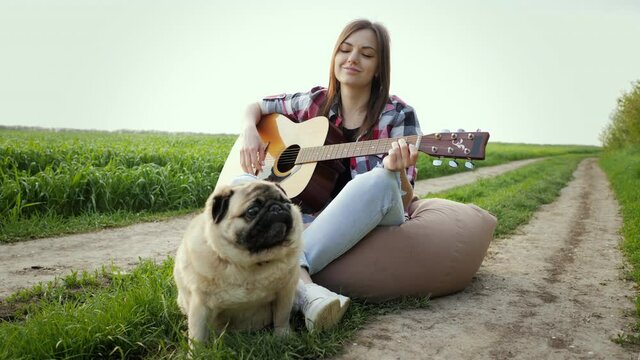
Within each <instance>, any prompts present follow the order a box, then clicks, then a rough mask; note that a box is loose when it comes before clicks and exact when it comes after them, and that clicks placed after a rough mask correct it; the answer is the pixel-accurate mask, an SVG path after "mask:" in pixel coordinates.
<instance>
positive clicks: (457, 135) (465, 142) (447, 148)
mask: <svg viewBox="0 0 640 360" xmlns="http://www.w3.org/2000/svg"><path fill="white" fill-rule="evenodd" d="M488 141H489V133H488V132H482V131H475V132H465V131H458V132H439V133H433V134H428V135H423V136H422V139H421V140H420V151H422V152H424V153H426V154H428V155H431V156H435V157H446V158H460V159H468V160H484V156H485V148H486V147H487V142H488Z"/></svg>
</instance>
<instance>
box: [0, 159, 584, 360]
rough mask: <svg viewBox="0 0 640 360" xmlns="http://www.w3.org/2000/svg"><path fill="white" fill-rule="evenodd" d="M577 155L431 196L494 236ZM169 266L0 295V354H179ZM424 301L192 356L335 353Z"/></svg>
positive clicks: (249, 336) (542, 199) (182, 352)
mask: <svg viewBox="0 0 640 360" xmlns="http://www.w3.org/2000/svg"><path fill="white" fill-rule="evenodd" d="M584 156H585V155H563V156H557V157H551V158H549V159H545V160H542V161H541V162H539V163H534V164H531V165H528V166H526V167H524V168H521V169H518V170H515V171H512V172H510V173H507V174H504V175H501V176H498V177H495V178H492V179H485V180H482V181H481V182H480V183H478V184H472V185H469V186H464V187H461V188H458V189H454V190H451V191H448V192H445V193H442V194H438V195H437V196H439V197H445V198H449V199H452V200H457V201H463V202H473V203H475V204H477V205H479V206H481V207H484V208H486V209H487V210H489V211H491V212H492V213H494V214H495V215H496V216H498V218H499V219H500V222H499V223H500V225H499V227H498V229H497V230H496V235H497V236H499V237H504V236H506V235H507V234H509V233H512V232H513V231H515V229H516V228H517V227H518V226H520V225H522V224H524V223H526V222H527V221H528V220H529V219H530V217H531V215H532V214H533V212H534V211H535V210H536V209H537V208H538V207H539V206H540V205H541V204H545V203H549V202H551V201H553V199H554V198H555V197H556V196H557V195H558V193H559V191H560V189H561V188H562V187H564V186H565V184H566V183H567V182H568V181H569V180H570V179H571V174H572V172H573V171H574V169H575V167H576V166H577V164H578V163H579V161H580V160H581V159H582V158H584ZM431 196H433V195H431ZM171 269H172V260H171V259H168V260H166V261H165V262H163V263H162V264H153V263H151V262H143V263H142V264H141V265H140V266H138V267H137V268H136V269H135V270H134V271H133V272H132V273H131V274H125V275H114V274H113V271H112V270H109V271H107V270H104V269H103V270H102V272H97V273H95V274H74V275H72V276H71V278H69V277H67V278H65V279H62V280H58V281H57V282H56V283H52V284H48V285H40V286H39V287H35V288H33V289H30V290H26V291H22V292H20V293H18V294H16V295H15V296H13V297H11V298H10V299H8V300H7V301H5V302H2V303H0V309H4V311H2V310H0V314H2V313H7V312H10V313H11V314H12V315H10V316H5V321H3V322H0V339H3V341H2V342H1V343H0V358H18V359H19V358H66V359H70V358H96V357H113V358H154V359H165V358H183V357H185V356H186V354H187V344H186V335H185V333H186V324H185V322H186V320H185V317H184V316H183V315H181V314H180V313H179V311H178V308H177V305H176V302H175V298H176V290H175V285H174V284H173V280H172V277H171ZM426 307H428V301H427V299H425V298H408V299H400V300H397V301H391V302H386V303H382V304H368V303H366V302H362V301H354V303H353V305H352V307H350V309H349V311H348V312H347V314H346V316H345V318H344V320H343V321H342V322H341V323H340V325H339V326H337V327H336V328H334V329H332V330H330V331H327V332H322V333H308V332H307V331H306V330H304V324H303V321H302V319H301V318H300V317H299V316H298V317H296V318H294V320H293V323H294V329H295V332H294V334H293V335H292V336H291V337H289V338H286V339H280V338H276V337H275V336H274V335H273V334H272V333H271V332H270V331H268V330H265V331H258V332H234V333H225V334H222V335H221V336H219V337H215V338H214V339H213V342H212V344H210V345H209V346H207V347H199V348H198V349H197V351H196V353H195V355H194V358H214V359H318V358H325V357H329V356H333V355H335V354H338V353H339V352H340V351H341V349H342V348H343V347H344V345H345V344H346V343H347V342H349V341H350V340H351V339H353V337H354V334H355V332H356V331H357V330H358V329H359V328H361V327H362V326H363V325H364V324H365V323H366V322H368V321H371V319H373V318H374V317H376V316H379V315H382V314H388V313H395V312H397V311H400V310H404V309H411V308H421V309H423V308H426Z"/></svg>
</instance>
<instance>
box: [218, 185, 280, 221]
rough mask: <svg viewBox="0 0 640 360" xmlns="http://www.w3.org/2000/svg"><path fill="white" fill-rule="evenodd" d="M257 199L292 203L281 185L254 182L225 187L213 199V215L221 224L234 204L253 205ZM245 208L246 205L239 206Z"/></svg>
mask: <svg viewBox="0 0 640 360" xmlns="http://www.w3.org/2000/svg"><path fill="white" fill-rule="evenodd" d="M256 199H261V200H263V201H264V200H277V201H281V202H291V201H290V200H289V198H288V197H287V195H286V193H285V191H284V190H283V189H282V187H280V185H278V184H275V183H271V182H268V181H262V180H260V181H254V182H250V183H245V184H239V185H234V186H225V187H223V188H221V189H219V190H218V191H216V192H215V193H214V194H213V196H212V198H211V215H212V217H213V220H214V222H215V223H219V222H220V221H221V220H222V219H223V218H224V217H225V216H226V215H227V212H228V210H229V207H230V206H231V203H232V202H236V201H242V202H245V203H252V202H253V201H254V200H256ZM238 205H239V206H240V207H243V206H244V205H246V204H241V205H240V204H238Z"/></svg>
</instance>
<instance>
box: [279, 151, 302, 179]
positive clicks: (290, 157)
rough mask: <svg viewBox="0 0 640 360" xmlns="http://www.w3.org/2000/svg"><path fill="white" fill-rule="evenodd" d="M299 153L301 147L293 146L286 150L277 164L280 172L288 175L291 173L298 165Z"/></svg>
mask: <svg viewBox="0 0 640 360" xmlns="http://www.w3.org/2000/svg"><path fill="white" fill-rule="evenodd" d="M299 152H300V146H299V145H291V146H289V147H288V148H286V149H285V150H284V151H283V152H282V154H280V157H279V158H278V163H277V164H276V169H277V170H278V172H280V173H286V172H289V171H291V169H293V167H294V166H295V165H296V158H297V157H298V153H299Z"/></svg>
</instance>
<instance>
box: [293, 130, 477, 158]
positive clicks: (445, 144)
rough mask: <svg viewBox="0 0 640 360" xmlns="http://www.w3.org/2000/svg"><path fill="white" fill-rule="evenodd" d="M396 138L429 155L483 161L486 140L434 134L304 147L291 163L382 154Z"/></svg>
mask: <svg viewBox="0 0 640 360" xmlns="http://www.w3.org/2000/svg"><path fill="white" fill-rule="evenodd" d="M398 139H405V141H406V142H407V144H414V145H415V146H416V148H417V149H418V150H419V151H421V152H423V153H425V154H427V155H431V156H437V157H447V158H460V159H469V160H483V159H484V150H485V147H486V145H487V142H488V141H489V133H487V132H458V133H435V134H428V135H409V136H403V137H398V138H387V139H378V140H367V141H358V142H351V143H343V144H332V145H324V146H314V147H307V148H301V149H300V151H299V153H298V155H297V157H296V160H295V163H296V164H305V163H311V162H318V161H325V160H335V159H344V158H349V157H355V156H367V155H378V154H384V153H386V152H387V151H389V149H391V144H392V143H393V142H395V141H398Z"/></svg>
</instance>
